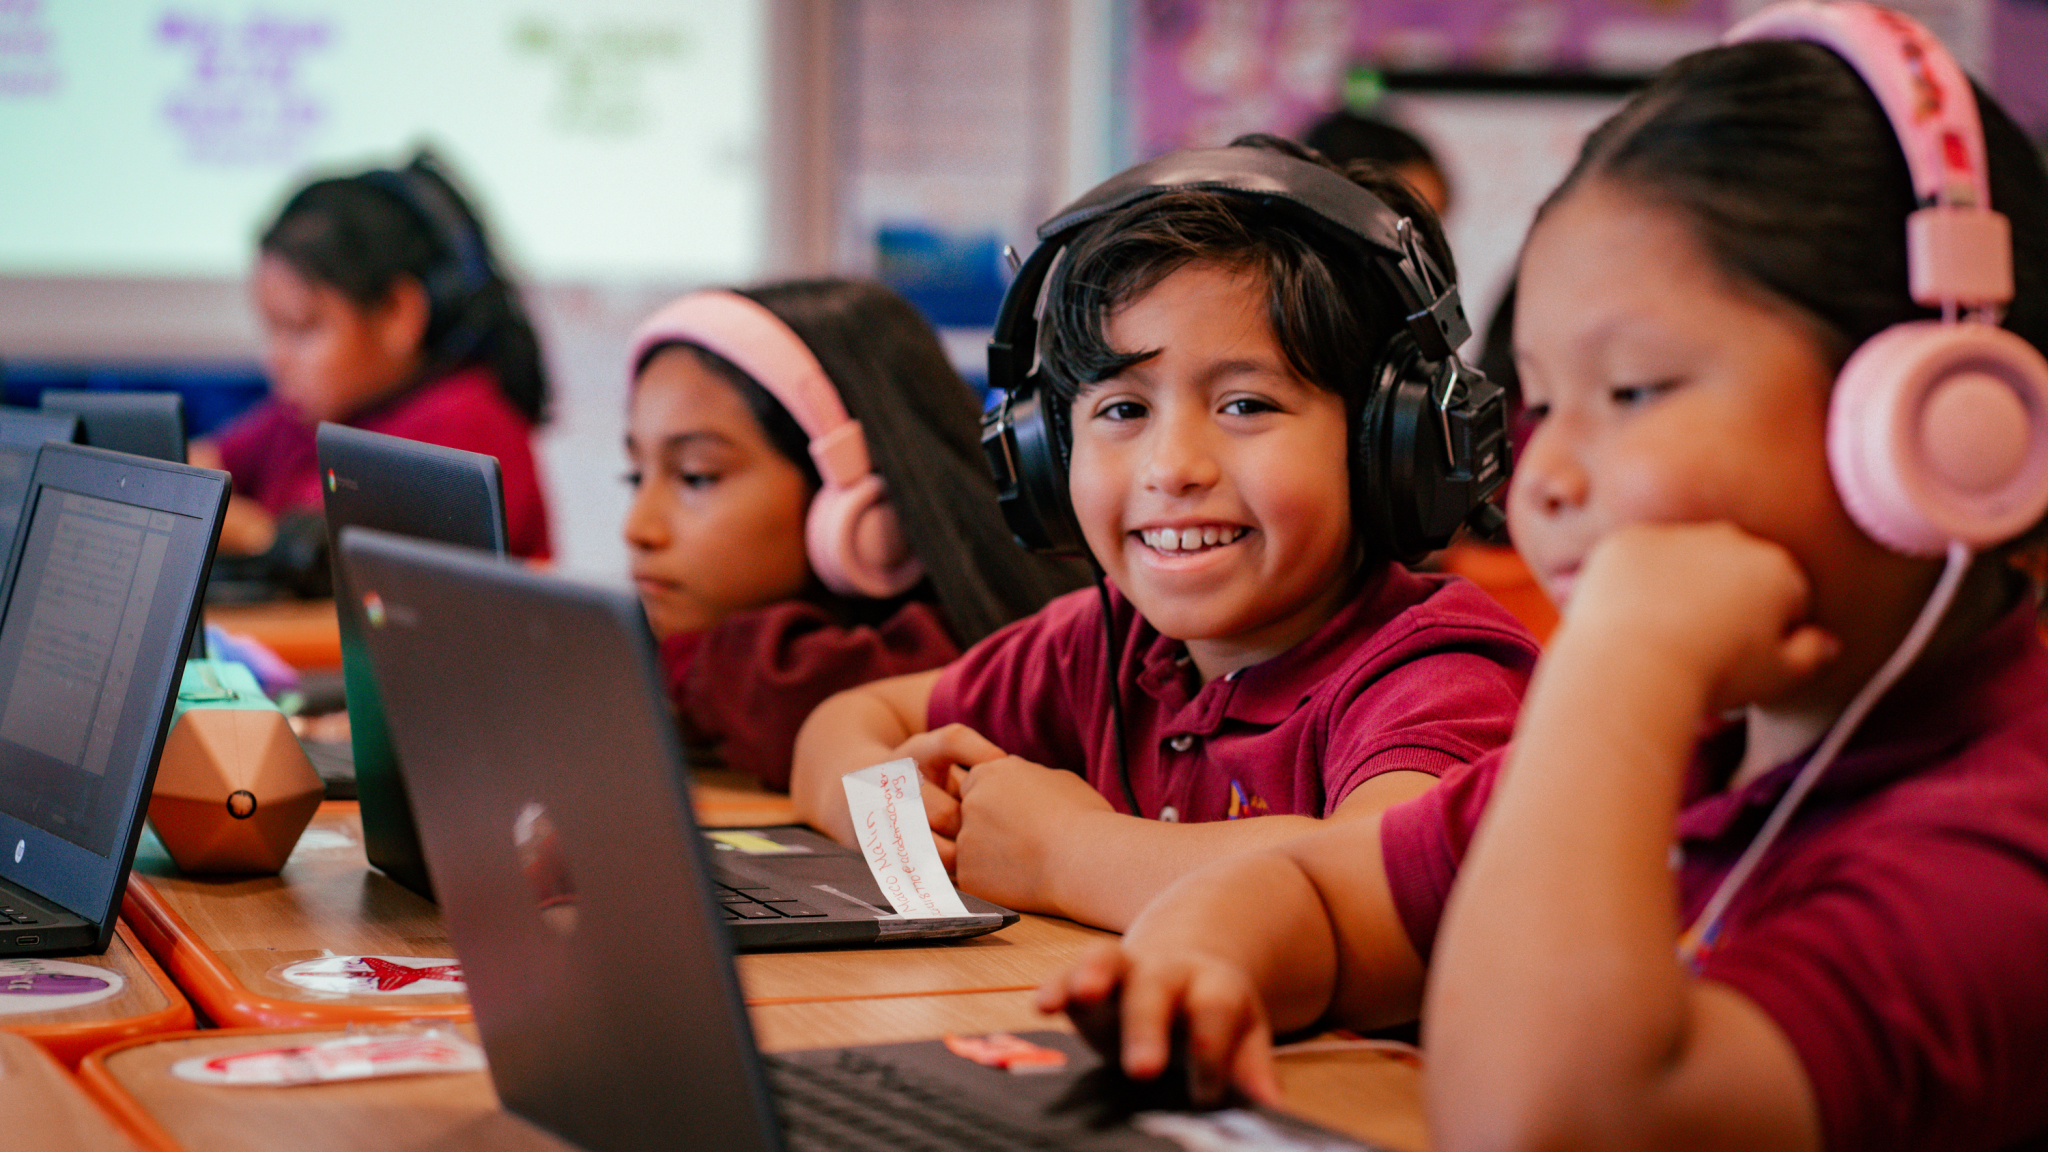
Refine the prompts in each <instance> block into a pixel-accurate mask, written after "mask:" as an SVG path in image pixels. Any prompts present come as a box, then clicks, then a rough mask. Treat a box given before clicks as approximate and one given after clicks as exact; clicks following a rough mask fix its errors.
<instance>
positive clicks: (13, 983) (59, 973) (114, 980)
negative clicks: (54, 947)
mask: <svg viewBox="0 0 2048 1152" xmlns="http://www.w3.org/2000/svg"><path fill="white" fill-rule="evenodd" d="M127 986H128V981H127V978H126V977H124V976H122V975H121V974H120V973H119V972H116V971H114V970H113V969H111V968H95V967H93V966H92V965H90V964H74V963H72V962H71V961H69V960H0V1016H20V1015H24V1014H26V1013H29V1012H57V1011H61V1010H63V1009H65V1008H82V1007H84V1006H85V1005H87V1004H97V1003H99V1002H100V1001H102V1000H108V999H112V998H113V997H115V996H119V995H120V994H121V990H122V989H123V988H126V987H127Z"/></svg>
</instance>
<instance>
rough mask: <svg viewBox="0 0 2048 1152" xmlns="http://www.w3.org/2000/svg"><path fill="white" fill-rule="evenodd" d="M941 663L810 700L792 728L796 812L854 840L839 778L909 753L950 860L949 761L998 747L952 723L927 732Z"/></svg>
mask: <svg viewBox="0 0 2048 1152" xmlns="http://www.w3.org/2000/svg"><path fill="white" fill-rule="evenodd" d="M943 671H944V669H938V668H935V669H933V670H931V671H929V672H915V673H912V674H911V675H908V676H893V677H890V678H889V679H886V680H876V681H872V682H870V683H867V684H863V685H861V686H860V687H858V688H849V689H847V690H846V691H844V692H841V693H839V694H838V695H836V696H832V697H829V698H828V699H827V700H826V701H825V702H824V703H823V704H820V705H818V707H817V710H816V711H814V712H812V713H811V715H810V719H808V720H805V721H804V726H803V727H802V728H801V729H800V730H798V732H797V735H796V752H795V758H794V760H793V762H792V764H791V768H790V777H789V798H790V799H791V800H792V801H794V802H795V804H796V813H797V818H798V819H800V820H802V821H804V822H805V823H806V824H809V825H811V826H812V827H814V828H817V829H819V830H821V831H823V832H825V833H826V834H828V835H830V836H831V837H832V838H833V839H835V840H838V841H839V842H840V843H842V844H852V843H854V842H855V838H854V834H853V818H852V817H851V816H850V815H848V814H847V811H846V793H845V791H844V789H843V788H842V787H841V786H840V783H839V778H840V777H841V776H844V775H846V774H847V773H848V772H858V771H860V770H861V769H862V768H866V767H868V766H869V765H871V764H880V763H882V762H883V761H886V760H896V759H900V758H902V757H904V756H909V757H912V758H914V759H916V760H917V763H918V768H919V770H920V771H921V772H922V773H923V774H924V805H925V814H926V815H927V816H928V817H929V818H930V820H931V825H932V832H933V835H934V836H935V837H936V838H937V839H938V840H939V854H940V855H941V856H942V857H943V858H944V859H945V861H946V865H947V866H948V867H951V866H952V864H953V837H954V836H956V835H957V834H958V833H959V828H960V804H959V801H958V800H957V799H955V797H954V793H953V791H952V772H953V770H954V766H955V765H968V766H972V765H975V764H980V763H982V762H984V761H987V760H992V759H994V758H996V757H999V756H1001V755H1002V754H1003V751H1002V749H1000V748H997V747H996V746H995V745H994V744H991V743H990V742H989V741H988V740H987V739H986V738H984V737H983V736H981V734H979V733H977V732H975V731H974V730H973V729H971V728H968V727H966V726H964V725H960V724H949V725H947V726H945V727H944V728H940V729H938V730H937V731H927V730H926V724H925V707H926V705H927V704H928V703H929V702H930V700H931V696H932V686H933V685H934V684H937V683H938V681H939V674H940V673H941V672H943Z"/></svg>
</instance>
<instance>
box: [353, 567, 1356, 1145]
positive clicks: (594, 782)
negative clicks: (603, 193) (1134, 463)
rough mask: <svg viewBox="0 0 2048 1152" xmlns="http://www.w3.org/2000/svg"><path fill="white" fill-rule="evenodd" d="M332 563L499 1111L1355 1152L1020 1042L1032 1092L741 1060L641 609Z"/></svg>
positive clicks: (549, 1122) (722, 957)
mask: <svg viewBox="0 0 2048 1152" xmlns="http://www.w3.org/2000/svg"><path fill="white" fill-rule="evenodd" d="M341 548H342V554H343V558H344V562H345V563H347V564H348V565H349V566H350V569H351V575H352V576H353V578H354V580H355V586H356V587H357V588H358V589H359V590H361V594H362V595H363V596H364V597H365V599H366V600H369V602H370V603H371V604H373V605H375V607H374V608H373V609H372V610H371V620H372V622H373V627H372V629H371V631H370V653H371V656H372V657H373V658H374V659H375V660H376V662H377V670H378V674H379V676H380V677H381V678H382V681H383V683H384V684H385V685H386V687H387V688H389V689H390V694H389V700H390V703H391V719H392V725H393V730H394V731H395V732H396V734H397V736H398V743H399V747H400V748H401V750H402V751H403V752H404V754H405V764H406V772H407V774H408V779H409V782H410V784H411V785H412V789H413V796H414V798H415V800H416V801H417V802H418V814H419V818H420V831H421V833H422V836H423V838H424V840H425V842H426V848H427V856H428V859H429V860H430V861H431V862H432V863H433V865H434V872H435V875H436V876H437V877H438V878H439V882H440V893H441V908H442V912H443V914H444V915H445V916H446V917H447V925H448V931H449V935H450V937H451V938H452V939H453V941H454V943H455V948H456V952H457V954H458V955H459V956H461V958H462V965H463V977H464V980H465V982H466V983H467V984H468V986H469V996H470V1005H471V1008H472V1009H473V1010H474V1012H475V1014H476V1025H477V1028H478V1031H479V1032H480V1033H481V1034H482V1037H483V1044H484V1049H485V1052H486V1054H487V1056H488V1057H489V1063H490V1073H491V1080H492V1082H493V1083H494V1084H495V1086H496V1088H497V1091H498V1096H499V1098H500V1099H502V1100H503V1101H504V1103H505V1106H506V1107H507V1108H509V1109H510V1110H512V1111H513V1112H516V1113H518V1114H519V1115H521V1116H524V1117H525V1118H527V1119H528V1120H531V1121H533V1122H535V1123H537V1124H539V1125H541V1126H543V1127H546V1128H548V1129H551V1130H553V1131H555V1132H557V1133H559V1134H561V1135H562V1136H563V1137H565V1138H567V1139H569V1140H571V1141H573V1142H575V1143H577V1144H579V1145H581V1146H582V1147H584V1148H587V1149H591V1150H593V1152H628V1150H632V1152H638V1150H643V1149H655V1148H716V1149H720V1150H721V1152H726V1150H731V1152H774V1150H776V1149H784V1148H790V1149H821V1150H824V1149H829V1150H831V1152H848V1150H858V1149H873V1150H875V1152H906V1150H909V1149H925V1148H944V1149H954V1148H963V1149H967V1148H993V1149H1053V1148H1071V1149H1148V1150H1158V1152H1181V1150H1185V1149H1188V1148H1219V1149H1220V1148H1252V1147H1257V1148H1267V1149H1287V1150H1293V1152H1342V1150H1345V1149H1358V1148H1361V1147H1362V1146H1361V1145H1358V1144H1356V1143H1353V1142H1352V1141H1350V1140H1348V1139H1345V1138H1343V1137H1339V1136H1334V1135H1332V1134H1330V1133H1327V1132H1323V1131H1321V1130H1318V1129H1314V1128H1311V1127H1309V1126H1307V1125H1305V1124H1302V1123H1301V1122H1299V1121H1296V1120H1293V1119H1291V1118H1288V1117H1285V1116H1281V1115H1279V1114H1277V1113H1272V1112H1268V1111H1264V1110H1255V1109H1232V1110H1226V1111H1222V1112H1215V1113H1190V1112H1187V1111H1185V1110H1183V1109H1184V1093H1182V1092H1178V1091H1176V1090H1175V1086H1171V1085H1167V1084H1163V1083H1162V1084H1156V1085H1132V1084H1129V1083H1128V1082H1126V1081H1123V1080H1122V1079H1121V1077H1118V1076H1116V1075H1115V1074H1114V1073H1112V1072H1108V1071H1105V1070H1103V1069H1102V1068H1101V1067H1100V1065H1099V1063H1098V1061H1097V1060H1096V1058H1095V1057H1094V1056H1093V1055H1091V1054H1090V1053H1089V1052H1088V1051H1087V1049H1086V1047H1085V1046H1084V1045H1083V1044H1081V1042H1080V1041H1079V1040H1078V1039H1077V1038H1075V1037H1073V1036H1070V1035H1067V1034H1064V1033H1057V1032H1033V1033H1029V1034H1027V1035H1026V1037H1025V1039H1026V1040H1028V1041H1030V1042H1032V1043H1033V1044H1036V1045H1039V1046H1041V1047H1042V1048H1052V1049H1056V1050H1057V1051H1058V1052H1060V1053H1064V1055H1065V1058H1066V1066H1065V1067H1064V1068H1061V1069H1058V1070H1056V1071H1044V1072H1040V1073H1038V1074H1030V1075H1025V1074H1018V1073H1014V1072H1008V1071H1002V1070H999V1069H996V1068H992V1067H985V1066H983V1065H982V1064H981V1063H977V1062H974V1061H972V1060H970V1059H968V1058H966V1057H965V1056H961V1055H955V1054H954V1052H953V1051H952V1050H951V1047H950V1046H949V1045H947V1044H945V1043H942V1042H940V1041H929V1042H922V1043H914V1044H894V1045H885V1046H875V1047H862V1048H844V1049H829V1050H823V1049H821V1050H815V1051H809V1052H795V1053H783V1054H780V1055H776V1056H764V1055H763V1054H761V1053H760V1052H758V1051H757V1050H756V1047H755V1043H754V1036H753V1030H752V1027H751V1025H750V1023H749V1021H748V1018H747V1012H746V1008H745V1007H744V1004H743V1002H742V1000H741V995H740V988H739V982H738V978H737V975H736V973H735V972H734V969H733V960H732V947H733V942H734V939H735V936H734V935H733V934H731V933H728V932H727V931H725V930H723V929H722V928H721V924H725V925H728V926H731V925H732V922H731V921H730V920H728V919H727V918H726V916H725V913H724V909H725V908H726V904H725V903H724V900H725V897H724V895H723V894H722V891H721V889H720V888H719V887H718V885H717V884H716V883H715V882H714V881H713V875H714V869H713V865H715V864H716V863H718V862H720V861H722V859H723V857H724V855H725V854H723V853H714V852H711V851H709V850H708V849H707V847H706V842H705V840H704V839H703V838H702V837H701V836H700V835H699V833H698V829H697V827H696V824H695V821H694V820H693V819H692V817H691V809H690V799H689V784H688V780H687V777H686V776H685V775H684V774H683V773H682V772H681V771H679V770H678V769H679V767H680V764H679V761H678V759H677V757H678V752H679V744H678V741H677V739H676V737H675V731H674V728H673V726H672V725H671V723H670V722H669V720H668V716H667V714H666V711H665V709H664V708H663V706H662V703H663V702H662V696H661V692H660V689H659V682H658V681H657V680H656V678H655V676H654V668H655V665H654V650H653V644H652V642H651V640H650V638H649V637H648V635H647V632H646V629H645V627H644V624H643V620H642V617H641V611H640V605H639V602H638V600H636V599H634V598H633V597H631V596H629V595H623V594H617V593H611V592H605V591H600V590H595V589H590V588H586V587H581V586H578V585H573V584H568V583H564V582H562V581H560V580H554V579H550V578H548V577H545V576H541V575H537V574H534V573H531V572H527V571H524V570H521V569H518V568H514V567H511V566H507V565H503V564H499V563H494V562H492V561H490V560H488V559H486V558H482V557H477V556H475V555H474V554H462V553H459V552H456V551H454V550H451V549H446V548H438V547H435V546H433V545H428V544H422V543H419V542H415V541H409V540H403V539H400V538H397V537H391V536H381V535H373V534H367V533H360V532H351V533H349V534H348V535H347V536H346V537H344V538H343V540H342V545H341ZM379 620H381V622H382V623H381V625H377V624H376V622H377V621H379ZM851 863H852V865H853V867H854V868H855V869H860V870H862V872H863V875H862V877H861V878H862V879H864V880H866V882H867V884H868V885H869V886H870V888H869V890H870V891H872V895H871V896H868V897H864V898H868V899H879V896H880V893H879V891H873V890H872V886H873V880H872V879H871V878H869V877H867V876H866V875H865V874H864V868H863V866H862V865H861V864H860V862H859V860H858V859H857V858H855V859H854V860H853V861H852V862H851ZM840 883H842V884H847V885H850V884H851V883H852V881H851V880H846V881H841V882H840ZM834 887H838V885H836V884H835V885H834ZM847 891H852V889H851V888H848V889H847ZM826 903H829V901H821V906H823V905H824V904H826ZM970 905H972V901H970ZM741 926H743V925H741ZM1176 1097H1183V1099H1176Z"/></svg>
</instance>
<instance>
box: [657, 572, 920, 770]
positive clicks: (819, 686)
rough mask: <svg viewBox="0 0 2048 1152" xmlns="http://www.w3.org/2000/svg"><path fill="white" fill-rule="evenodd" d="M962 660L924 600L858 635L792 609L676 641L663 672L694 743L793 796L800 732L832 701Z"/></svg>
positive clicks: (763, 612)
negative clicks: (793, 753)
mask: <svg viewBox="0 0 2048 1152" xmlns="http://www.w3.org/2000/svg"><path fill="white" fill-rule="evenodd" d="M959 654H960V646H959V645H958V644H956V643H954V642H953V637H952V635H951V634H950V633H948V632H947V631H946V627H945V622H944V620H943V619H942V618H941V616H940V614H939V610H938V609H937V608H936V607H934V606H933V605H931V604H927V603H925V602H923V601H921V600H909V601H905V602H904V604H903V606H902V607H900V608H898V609H897V610H896V612H895V613H894V614H893V615H891V616H890V617H889V618H888V619H887V620H884V621H882V622H881V623H880V624H877V625H874V626H868V625H860V626H856V627H848V626H846V625H844V624H841V623H839V621H838V619H837V618H836V617H835V616H833V615H832V613H830V612H829V611H827V610H826V609H825V608H823V607H821V606H820V605H817V604H813V603H810V602H808V601H804V600H791V601H787V602H785V603H782V604H775V605H772V606H770V607H767V608H761V609H757V610H755V611H752V612H742V613H739V614H737V615H735V616H731V617H728V618H727V619H725V620H723V621H721V622H719V624H718V625H717V626H716V627H713V628H711V629H709V630H707V631H703V632H679V633H677V634H675V635H673V636H670V637H669V638H668V639H666V640H664V641H662V644H661V666H662V672H663V675H664V677H665V678H666V679H667V681H668V687H669V698H670V699H671V700H672V701H673V702H674V704H675V708H676V717H677V720H678V721H679V722H680V723H681V724H682V726H683V731H684V734H685V736H686V737H687V738H688V740H689V741H690V742H691V743H692V744H708V745H711V746H712V747H714V748H715V749H716V751H717V753H718V755H719V757H720V758H721V759H722V760H723V761H724V763H725V766H726V767H728V768H733V769H737V770H738V771H741V772H745V773H747V774H748V775H750V776H754V777H757V778H759V779H760V781H761V782H762V783H763V784H765V785H767V786H768V787H770V788H773V789H775V790H777V791H784V792H786V791H788V790H789V767H790V765H789V761H790V753H791V750H792V749H793V748H794V747H795V745H796V732H797V729H798V728H800V727H802V726H803V722H804V720H805V718H806V717H808V716H810V714H811V710H812V709H814V708H816V707H817V706H818V705H820V704H822V703H824V701H825V698H826V697H827V696H830V695H832V694H833V693H835V692H842V691H844V690H846V689H848V688H853V687H857V686H859V685H861V684H866V683H867V682H868V681H870V680H880V679H882V678H884V677H888V676H906V675H909V674H910V673H912V672H926V671H930V670H931V669H933V668H937V667H938V666H940V665H941V664H944V663H946V662H947V661H948V660H951V659H953V658H954V657H955V656H958V655H959Z"/></svg>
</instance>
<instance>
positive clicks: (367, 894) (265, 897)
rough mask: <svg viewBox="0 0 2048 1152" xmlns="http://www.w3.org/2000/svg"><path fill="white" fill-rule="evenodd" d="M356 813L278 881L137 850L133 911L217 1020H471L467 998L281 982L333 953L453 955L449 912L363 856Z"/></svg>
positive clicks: (323, 820) (306, 847) (297, 857)
mask: <svg viewBox="0 0 2048 1152" xmlns="http://www.w3.org/2000/svg"><path fill="white" fill-rule="evenodd" d="M362 845H363V834H362V824H361V820H360V818H359V817H358V815H357V811H356V805H355V804H354V803H353V802H351V801H330V802H329V803H326V804H323V805H321V806H320V812H319V814H317V815H316V816H314V818H313V822H312V824H311V825H310V826H308V828H307V830H306V832H305V834H304V835H302V836H301V837H300V838H299V846H298V848H297V849H296V850H295V851H294V852H293V853H292V856H291V859H290V860H288V861H286V862H285V866H284V871H283V872H281V873H279V874H278V875H276V876H239V877H236V876H229V877H218V876H186V875H184V874H183V873H181V872H179V871H178V869H177V865H175V864H173V863H172V862H171V858H170V856H169V854H168V853H166V852H165V851H164V850H163V846H162V845H161V844H159V843H158V842H157V839H156V837H155V836H154V835H145V836H144V837H143V838H142V846H141V847H140V848H139V849H137V851H136V853H135V871H134V874H133V876H132V877H131V878H130V880H129V882H128V894H127V898H126V900H125V901H124V902H123V904H122V912H123V915H125V916H126V917H127V919H128V922H129V923H130V924H132V925H134V926H135V932H136V935H137V936H138V937H139V938H140V939H141V941H142V943H143V944H144V945H145V946H146V947H147V948H148V949H149V951H150V952H151V953H153V954H154V955H155V956H156V958H157V959H158V960H159V961H161V962H162V963H163V966H164V967H165V968H166V969H167V970H168V971H169V972H170V974H171V976H172V977H173V978H175V979H176V980H177V982H178V986H179V987H181V988H183V989H185V991H186V992H187V993H188V994H189V995H190V996H191V997H192V1000H193V1002H194V1003H195V1004H197V1005H198V1006H199V1010H200V1011H202V1012H204V1013H205V1014H206V1015H207V1017H208V1018H209V1019H211V1020H212V1021H213V1022H214V1023H216V1024H220V1025H223V1026H227V1027H267V1028H293V1027H309V1026H336V1025H341V1024H346V1023H349V1022H351V1021H360V1022H365V1023H377V1022H397V1021H401V1020H413V1019H419V1018H423V1017H424V1018H432V1019H450V1020H466V1019H468V1018H469V1003H468V1001H467V1000H466V999H465V998H464V997H462V996H460V995H447V994H438V995H383V996H337V995H331V994H324V993H319V992H312V991H307V990H305V989H303V988H298V987H295V986H293V985H291V984H287V983H285V982H284V981H283V980H281V979H279V978H278V977H277V975H276V973H277V972H278V970H279V969H281V968H283V967H284V966H285V965H288V964H294V963H297V962H299V961H302V960H312V959H317V958H319V957H321V956H323V955H327V954H330V953H332V954H338V955H344V956H356V955H364V956H398V957H421V958H440V959H447V958H452V957H453V956H454V955H455V951H454V948H453V947H452V946H451V945H450V944H449V943H448V935H447V933H446V932H445V931H444V930H443V929H442V927H441V913H440V911H439V910H438V909H436V908H435V907H434V906H433V905H432V904H430V903H428V902H427V901H426V900H424V899H422V898H420V897H419V896H416V895H414V894H413V893H412V892H410V891H408V890H406V889H405V888H403V887H400V886H399V885H398V884H397V883H396V882H395V881H393V880H391V879H389V878H388V877H386V876H385V875H384V874H383V873H381V872H378V871H376V870H375V869H373V868H371V867H370V866H369V864H368V863H366V862H365V861H364V859H363V847H362Z"/></svg>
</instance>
